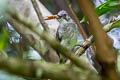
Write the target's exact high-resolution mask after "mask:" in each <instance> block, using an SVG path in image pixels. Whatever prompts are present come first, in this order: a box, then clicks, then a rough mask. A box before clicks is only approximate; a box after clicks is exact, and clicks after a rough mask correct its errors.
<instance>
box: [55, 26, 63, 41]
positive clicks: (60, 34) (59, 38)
mask: <svg viewBox="0 0 120 80" xmlns="http://www.w3.org/2000/svg"><path fill="white" fill-rule="evenodd" d="M62 26H64V25H63V24H60V25H59V27H58V29H57V32H56V38H57V39H58V40H59V41H61V40H62V36H63V28H62Z"/></svg>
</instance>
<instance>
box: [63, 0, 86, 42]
mask: <svg viewBox="0 0 120 80" xmlns="http://www.w3.org/2000/svg"><path fill="white" fill-rule="evenodd" d="M65 2H66V6H67V8H68V10H69V11H70V13H71V15H72V19H73V20H74V21H75V23H76V24H77V26H78V29H79V32H80V33H81V35H82V37H83V38H84V40H85V39H87V38H88V37H87V34H86V32H85V31H84V29H83V27H82V25H81V24H80V21H79V19H78V18H77V16H76V14H75V13H74V11H73V9H72V8H71V5H70V2H69V0H65Z"/></svg>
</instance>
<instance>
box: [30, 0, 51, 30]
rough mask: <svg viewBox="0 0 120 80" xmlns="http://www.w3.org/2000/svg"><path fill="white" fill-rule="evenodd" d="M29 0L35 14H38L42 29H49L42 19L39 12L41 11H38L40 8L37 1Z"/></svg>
mask: <svg viewBox="0 0 120 80" xmlns="http://www.w3.org/2000/svg"><path fill="white" fill-rule="evenodd" d="M31 2H32V4H33V7H34V9H35V11H36V14H37V16H38V19H39V21H40V22H41V24H42V26H43V28H44V30H45V31H47V30H48V29H49V27H48V25H47V23H45V21H44V19H43V17H42V13H41V11H40V8H39V6H38V3H37V1H36V0H31Z"/></svg>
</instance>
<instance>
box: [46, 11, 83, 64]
mask: <svg viewBox="0 0 120 80" xmlns="http://www.w3.org/2000/svg"><path fill="white" fill-rule="evenodd" d="M53 18H57V19H58V21H59V22H60V25H59V26H58V29H57V32H56V38H57V39H58V40H59V41H60V43H61V45H63V46H64V47H66V48H68V49H69V50H71V51H73V50H74V47H75V46H76V45H78V35H80V34H79V32H78V28H77V25H76V24H75V22H74V21H73V20H72V18H71V17H70V16H69V15H68V13H67V12H66V11H64V10H61V11H59V12H58V14H57V15H53V16H49V17H47V19H45V20H50V19H53ZM81 37H82V36H81ZM79 38H80V37H79ZM81 39H82V38H81ZM81 41H83V39H82V40H81ZM60 58H61V62H65V60H66V59H65V60H63V56H61V55H60Z"/></svg>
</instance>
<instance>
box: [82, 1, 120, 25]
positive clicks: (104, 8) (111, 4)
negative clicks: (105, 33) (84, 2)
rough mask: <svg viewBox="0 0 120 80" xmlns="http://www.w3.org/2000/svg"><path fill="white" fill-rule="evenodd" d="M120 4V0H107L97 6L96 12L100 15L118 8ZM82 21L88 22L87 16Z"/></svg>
mask: <svg viewBox="0 0 120 80" xmlns="http://www.w3.org/2000/svg"><path fill="white" fill-rule="evenodd" d="M119 6H120V1H116V0H108V1H107V2H105V3H103V4H101V5H100V6H98V7H96V9H95V10H96V13H97V14H98V16H101V15H103V14H105V13H107V12H109V11H111V10H113V9H118V8H119ZM80 22H81V23H83V22H86V19H85V17H83V18H82V20H81V21H80Z"/></svg>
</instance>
